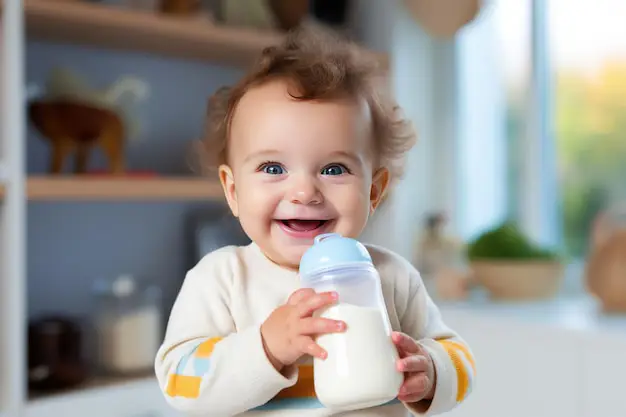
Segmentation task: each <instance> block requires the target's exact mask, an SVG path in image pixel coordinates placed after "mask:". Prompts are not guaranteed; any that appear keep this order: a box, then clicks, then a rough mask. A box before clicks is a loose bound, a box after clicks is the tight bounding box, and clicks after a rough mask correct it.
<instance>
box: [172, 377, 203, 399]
mask: <svg viewBox="0 0 626 417" xmlns="http://www.w3.org/2000/svg"><path fill="white" fill-rule="evenodd" d="M201 383H202V378H200V377H199V376H185V375H176V374H171V375H170V379H169V381H168V382H167V391H166V393H167V395H169V396H170V397H184V398H198V397H199V396H200V384H201Z"/></svg>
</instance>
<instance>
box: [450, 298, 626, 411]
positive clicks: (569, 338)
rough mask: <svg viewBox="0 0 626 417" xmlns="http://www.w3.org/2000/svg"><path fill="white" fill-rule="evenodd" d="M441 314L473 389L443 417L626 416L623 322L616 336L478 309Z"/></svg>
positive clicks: (596, 330)
mask: <svg viewBox="0 0 626 417" xmlns="http://www.w3.org/2000/svg"><path fill="white" fill-rule="evenodd" d="M520 308H523V307H520ZM477 310H480V308H479V307H477ZM442 313H443V315H444V319H445V320H446V322H447V323H448V324H449V325H450V326H451V327H453V328H454V329H455V330H458V331H459V332H460V333H461V334H462V335H463V336H464V337H465V338H466V339H467V341H468V342H469V344H470V345H471V347H472V349H473V351H474V355H475V357H476V363H477V383H476V388H475V390H474V392H473V393H472V395H471V396H470V398H468V399H467V401H466V402H465V403H463V404H462V405H460V406H459V407H458V408H457V409H455V410H453V411H452V412H451V413H449V414H447V416H450V417H477V416H480V417H502V416H506V417H623V416H626V401H624V384H623V376H624V375H626V360H625V359H624V352H626V319H624V330H625V331H624V332H622V334H621V335H620V334H617V333H616V334H612V333H608V332H606V331H604V330H603V329H602V328H598V329H594V328H587V329H577V328H568V327H567V326H556V325H553V324H551V323H548V322H542V321H541V320H539V321H537V320H536V318H535V320H532V321H531V320H528V321H527V320H524V319H523V317H522V318H520V317H515V318H513V317H510V316H502V317H498V315H497V314H495V315H493V316H490V315H489V314H485V313H484V312H480V311H476V312H471V311H469V312H468V311H467V310H463V311H459V310H455V309H451V310H446V309H445V308H444V309H442Z"/></svg>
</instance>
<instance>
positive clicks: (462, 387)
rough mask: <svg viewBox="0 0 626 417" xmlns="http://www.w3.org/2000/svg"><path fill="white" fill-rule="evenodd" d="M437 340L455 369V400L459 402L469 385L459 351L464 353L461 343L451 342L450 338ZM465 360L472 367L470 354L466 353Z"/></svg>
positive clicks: (466, 371)
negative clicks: (456, 386)
mask: <svg viewBox="0 0 626 417" xmlns="http://www.w3.org/2000/svg"><path fill="white" fill-rule="evenodd" d="M438 342H439V343H440V344H441V346H443V348H444V349H445V350H446V352H447V353H448V355H449V356H450V360H451V361H452V363H453V364H454V368H455V369H456V376H457V381H458V383H457V385H458V388H457V394H456V401H457V402H461V401H463V399H464V398H465V396H466V395H467V393H468V390H469V385H470V376H469V374H468V372H469V370H468V369H467V367H466V366H465V363H464V362H463V359H462V356H461V353H463V354H465V352H464V350H463V349H460V346H462V345H461V344H459V343H456V342H452V341H450V340H438ZM465 350H467V349H465ZM467 360H468V361H469V362H470V363H471V365H472V368H474V362H473V358H471V356H470V355H467Z"/></svg>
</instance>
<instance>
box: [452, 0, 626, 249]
mask: <svg viewBox="0 0 626 417" xmlns="http://www.w3.org/2000/svg"><path fill="white" fill-rule="evenodd" d="M624 16H626V2H623V1H615V0H598V1H594V2H591V1H582V0H574V1H572V0H550V1H542V0H535V1H529V2H526V1H522V2H510V1H506V0H494V1H493V2H488V3H486V9H485V10H484V11H483V12H482V14H481V16H479V17H478V19H477V20H476V21H475V22H473V23H472V24H471V25H470V26H468V27H467V28H465V29H464V30H463V31H462V32H461V33H460V35H459V36H458V37H457V42H456V46H455V48H456V51H457V85H458V88H457V98H458V101H457V103H458V115H459V119H458V140H459V142H458V147H459V150H460V152H461V155H462V158H461V159H463V160H464V161H465V162H464V164H463V166H462V167H461V172H460V173H459V175H458V176H457V178H458V181H457V183H458V187H457V189H458V190H459V193H460V194H461V195H462V198H461V204H460V206H461V209H460V211H461V213H460V214H458V215H457V217H459V218H461V221H460V222H459V224H460V227H461V231H462V234H463V235H464V237H465V238H471V237H472V236H473V235H475V234H476V233H479V232H480V231H482V230H484V228H485V227H489V226H491V225H493V224H494V223H496V222H498V221H501V220H504V219H505V218H512V219H515V220H517V221H518V222H519V223H520V224H521V225H522V226H523V227H524V228H525V230H526V231H527V233H529V234H530V235H531V236H532V237H533V238H535V239H536V240H537V241H539V242H540V243H543V244H548V245H557V246H559V247H560V248H562V249H563V250H565V251H566V253H567V254H568V255H570V256H571V257H572V258H574V259H582V258H584V256H585V255H586V253H587V251H588V246H589V236H590V228H591V223H592V221H593V219H594V218H595V216H596V215H597V213H598V212H599V211H600V210H603V209H606V208H608V207H610V206H611V205H614V204H618V203H620V202H624V203H626V180H625V179H626V36H624V29H623V17H624Z"/></svg>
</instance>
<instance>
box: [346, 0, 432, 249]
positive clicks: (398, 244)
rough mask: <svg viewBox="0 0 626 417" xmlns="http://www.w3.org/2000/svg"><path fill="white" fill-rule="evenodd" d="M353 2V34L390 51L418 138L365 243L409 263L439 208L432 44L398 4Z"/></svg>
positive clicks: (399, 89) (395, 77)
mask: <svg viewBox="0 0 626 417" xmlns="http://www.w3.org/2000/svg"><path fill="white" fill-rule="evenodd" d="M356 4H357V7H356V10H355V15H356V16H358V19H355V20H356V21H357V22H358V23H356V24H354V25H353V26H354V28H355V30H356V33H357V35H358V36H359V38H361V39H363V41H364V42H365V43H366V44H367V45H368V46H370V47H371V48H374V49H379V50H384V51H387V52H389V53H390V55H391V67H392V78H393V87H394V91H395V94H396V97H397V99H398V102H399V104H400V105H401V106H402V108H403V109H404V112H405V115H406V116H407V117H409V118H410V119H411V121H412V122H413V123H414V124H415V127H416V129H417V131H418V137H419V140H418V144H417V145H416V147H415V148H414V149H413V150H412V151H411V153H410V154H409V156H408V161H407V164H408V165H407V171H406V176H405V178H404V180H403V181H402V182H401V183H399V184H398V186H397V188H396V189H395V190H393V192H392V194H390V196H389V200H388V201H386V202H385V203H384V205H382V206H381V208H380V210H379V211H378V212H377V213H376V214H375V216H374V219H373V220H372V222H371V224H370V225H369V227H368V230H367V231H366V233H365V235H364V237H363V239H364V240H366V241H370V242H373V243H377V244H380V245H384V246H386V247H388V248H390V249H392V250H394V251H396V252H398V253H399V254H400V255H402V256H404V257H406V258H408V259H412V258H413V256H414V250H415V247H414V243H415V241H416V235H417V233H418V232H419V231H420V230H421V227H422V222H423V219H424V217H425V215H426V213H427V212H428V211H430V210H432V209H438V208H439V207H440V206H441V201H437V199H435V198H433V197H434V194H433V190H434V189H436V188H437V187H436V186H434V182H433V177H434V175H433V170H434V169H435V167H436V163H435V161H434V158H433V155H434V152H435V150H434V138H435V136H434V126H435V124H434V123H433V121H434V117H433V98H434V91H435V85H434V84H435V83H434V82H433V75H434V74H433V54H434V51H435V48H436V43H435V42H434V41H433V40H432V39H431V37H430V36H428V35H427V34H426V33H425V32H424V31H422V30H421V29H420V28H419V26H418V25H417V24H416V23H415V21H414V20H412V19H411V18H410V16H409V15H408V14H407V13H406V12H405V10H404V7H403V5H402V2H399V1H396V2H394V3H391V2H382V1H378V0H362V1H359V2H357V3H356Z"/></svg>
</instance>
